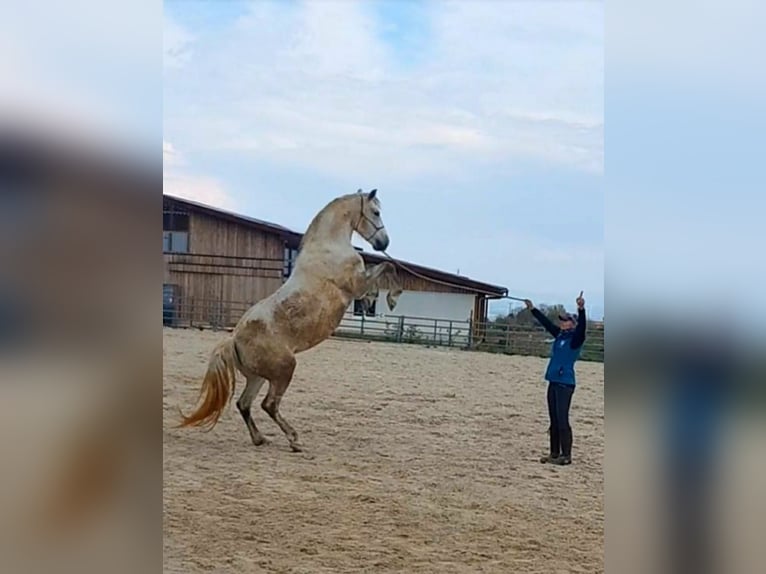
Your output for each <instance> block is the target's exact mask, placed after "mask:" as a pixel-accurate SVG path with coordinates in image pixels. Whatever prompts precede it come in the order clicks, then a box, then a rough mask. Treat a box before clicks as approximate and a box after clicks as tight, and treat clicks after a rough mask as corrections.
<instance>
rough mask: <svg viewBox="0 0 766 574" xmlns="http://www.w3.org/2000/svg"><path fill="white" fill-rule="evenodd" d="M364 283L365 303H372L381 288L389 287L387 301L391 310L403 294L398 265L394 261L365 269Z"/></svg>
mask: <svg viewBox="0 0 766 574" xmlns="http://www.w3.org/2000/svg"><path fill="white" fill-rule="evenodd" d="M363 283H364V289H363V294H362V300H363V302H364V303H363V304H364V305H372V302H373V301H375V299H377V297H378V292H379V290H380V288H381V287H384V288H386V287H387V288H388V293H387V294H386V302H387V303H388V308H389V309H390V310H391V311H393V310H394V307H396V302H397V300H398V299H399V296H400V295H401V294H402V284H401V281H400V280H399V276H398V274H397V273H396V266H395V265H394V264H393V263H391V262H390V261H384V262H383V263H379V264H378V265H374V266H372V267H369V268H367V269H365V272H364V282H363Z"/></svg>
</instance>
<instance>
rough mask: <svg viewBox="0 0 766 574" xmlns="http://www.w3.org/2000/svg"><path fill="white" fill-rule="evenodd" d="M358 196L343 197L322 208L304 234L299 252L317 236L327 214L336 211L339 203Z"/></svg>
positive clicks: (353, 194)
mask: <svg viewBox="0 0 766 574" xmlns="http://www.w3.org/2000/svg"><path fill="white" fill-rule="evenodd" d="M358 195H359V194H356V193H349V194H346V195H341V196H340V197H336V198H335V199H333V200H332V201H331V202H330V203H328V204H327V205H325V206H324V207H323V208H322V210H321V211H320V212H319V213H317V214H316V215H315V216H314V219H312V220H311V223H309V226H308V228H307V229H306V233H304V234H303V237H301V242H300V244H299V245H298V249H299V250H301V249H303V246H304V245H305V244H306V242H307V241H310V240H311V239H312V238H313V236H314V235H316V233H317V229H318V228H319V225H320V224H321V222H322V219H323V218H324V216H325V215H327V213H329V212H330V211H332V210H333V209H335V207H336V206H337V205H338V204H339V203H342V202H344V201H346V200H347V199H349V198H350V197H358Z"/></svg>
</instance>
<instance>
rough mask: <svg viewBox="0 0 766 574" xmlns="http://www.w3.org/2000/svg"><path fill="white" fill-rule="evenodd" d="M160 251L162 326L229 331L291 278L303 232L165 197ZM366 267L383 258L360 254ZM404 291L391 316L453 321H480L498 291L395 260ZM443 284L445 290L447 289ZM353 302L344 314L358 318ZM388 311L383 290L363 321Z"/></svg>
mask: <svg viewBox="0 0 766 574" xmlns="http://www.w3.org/2000/svg"><path fill="white" fill-rule="evenodd" d="M162 222H163V230H162V251H163V258H164V264H165V270H164V284H163V315H164V318H165V323H166V324H171V325H172V324H189V322H192V323H196V324H209V325H213V326H222V327H226V326H231V325H233V324H234V323H236V322H237V321H238V320H239V317H240V315H241V314H242V312H243V311H244V310H245V309H246V308H247V307H248V306H249V305H251V304H252V303H254V302H256V301H258V300H260V299H262V298H264V297H266V296H268V295H269V294H271V293H273V292H274V291H276V290H277V289H278V288H279V286H280V285H282V283H283V282H284V281H285V280H286V279H287V278H288V277H289V276H290V273H291V271H292V265H293V263H294V261H295V257H296V256H297V250H298V246H299V244H300V240H301V237H302V234H301V233H298V232H296V231H293V230H290V229H287V228H285V227H283V226H281V225H277V224H275V223H270V222H266V221H262V220H259V219H255V218H252V217H247V216H243V215H239V214H235V213H231V212H228V211H225V210H222V209H218V208H214V207H210V206H208V205H204V204H201V203H197V202H194V201H190V200H187V199H181V198H178V197H174V196H169V195H165V196H164V197H163V218H162ZM361 253H362V256H363V257H364V259H365V261H366V262H367V263H369V264H375V263H379V262H380V261H383V260H384V257H383V256H382V255H379V254H377V253H368V252H365V251H362V252H361ZM401 263H403V264H404V265H405V266H406V267H407V269H410V270H412V271H414V273H415V274H417V275H415V274H413V273H409V272H407V271H404V270H402V269H400V270H399V274H400V277H401V279H402V282H403V284H404V293H403V294H402V295H401V297H400V299H399V303H398V304H397V307H396V309H395V310H394V311H393V314H396V315H407V316H413V317H428V318H437V319H444V320H454V321H469V320H477V322H484V321H486V317H487V305H488V300H489V299H493V298H499V297H502V296H503V295H505V294H506V293H507V289H505V288H504V287H500V286H496V285H490V284H487V283H482V282H479V281H475V280H472V279H469V278H467V277H464V276H462V275H455V274H452V273H445V272H443V271H439V270H436V269H431V268H428V267H424V266H422V265H416V264H412V263H409V262H401ZM445 283H447V284H449V285H445ZM361 312H362V311H361V306H360V305H359V304H358V302H356V303H355V304H354V305H353V308H352V309H349V313H350V314H356V315H358V314H361ZM386 313H389V311H388V307H387V305H386V303H385V291H382V292H381V293H380V295H379V300H378V302H377V303H376V305H375V306H373V308H372V309H370V310H368V313H367V314H368V315H378V316H381V315H385V314H386Z"/></svg>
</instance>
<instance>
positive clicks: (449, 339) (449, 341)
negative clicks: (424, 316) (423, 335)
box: [447, 321, 452, 347]
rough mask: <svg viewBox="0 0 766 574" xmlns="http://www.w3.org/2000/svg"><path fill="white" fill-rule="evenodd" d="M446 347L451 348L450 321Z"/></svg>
mask: <svg viewBox="0 0 766 574" xmlns="http://www.w3.org/2000/svg"><path fill="white" fill-rule="evenodd" d="M447 346H448V347H451V346H452V321H450V322H449V334H448V335H447Z"/></svg>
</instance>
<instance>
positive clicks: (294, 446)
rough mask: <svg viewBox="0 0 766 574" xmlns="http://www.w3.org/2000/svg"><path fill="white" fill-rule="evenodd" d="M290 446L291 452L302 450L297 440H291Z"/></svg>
mask: <svg viewBox="0 0 766 574" xmlns="http://www.w3.org/2000/svg"><path fill="white" fill-rule="evenodd" d="M290 448H291V449H292V451H293V452H303V446H302V445H300V444H298V443H297V442H291V443H290Z"/></svg>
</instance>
